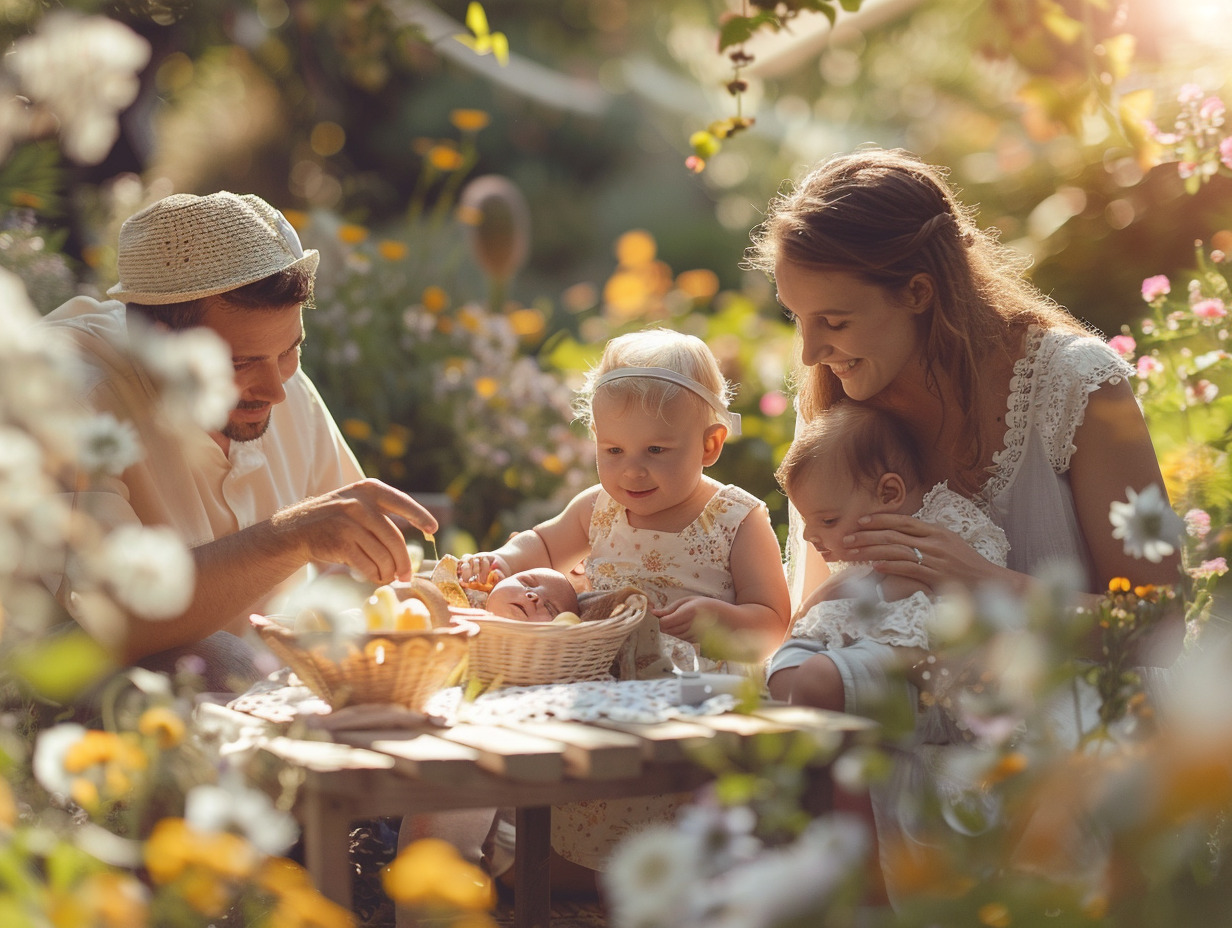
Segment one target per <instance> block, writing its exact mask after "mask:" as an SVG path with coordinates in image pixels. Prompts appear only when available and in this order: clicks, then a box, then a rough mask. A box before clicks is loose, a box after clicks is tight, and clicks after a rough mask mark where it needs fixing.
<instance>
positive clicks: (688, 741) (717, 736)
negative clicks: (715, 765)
mask: <svg viewBox="0 0 1232 928" xmlns="http://www.w3.org/2000/svg"><path fill="white" fill-rule="evenodd" d="M595 725H597V726H600V727H602V728H609V729H611V730H612V731H620V732H624V733H625V734H629V735H633V736H635V737H637V738H640V739H641V741H642V757H644V758H646V759H647V760H652V761H660V762H667V763H672V762H676V761H682V760H687V759H688V754H689V751H690V750H692V749H694V748H698V747H701V746H702V745H708V744H713V745H714V746H717V747H723V748H725V747H727V746H728V745H733V744H735V743H736V741H737V740H738V739H737V738H736V736H734V735H732V734H730V733H727V732H718V731H715V730H714V729H713V728H706V727H705V726H704V725H697V724H695V723H693V722H684V721H677V720H674V719H673V720H670V721H667V722H616V721H613V720H612V719H600V720H599V721H597V722H595Z"/></svg>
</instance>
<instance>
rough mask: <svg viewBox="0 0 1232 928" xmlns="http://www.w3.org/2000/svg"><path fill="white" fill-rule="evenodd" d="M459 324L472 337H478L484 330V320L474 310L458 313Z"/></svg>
mask: <svg viewBox="0 0 1232 928" xmlns="http://www.w3.org/2000/svg"><path fill="white" fill-rule="evenodd" d="M458 324H459V325H460V326H462V328H464V329H466V331H468V332H470V333H471V334H472V335H478V334H479V332H480V330H481V329H482V328H483V320H482V319H480V318H479V314H478V313H476V312H475V311H474V310H473V309H464V310H462V311H461V312H459V313H458Z"/></svg>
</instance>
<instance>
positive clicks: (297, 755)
mask: <svg viewBox="0 0 1232 928" xmlns="http://www.w3.org/2000/svg"><path fill="white" fill-rule="evenodd" d="M262 747H263V748H264V749H265V750H267V751H269V752H270V753H271V754H275V755H277V756H278V757H281V758H282V759H283V760H287V761H290V762H291V763H294V764H299V765H300V766H303V767H307V768H308V769H309V770H316V771H322V772H327V773H328V772H333V771H338V770H389V769H390V768H392V767H393V765H394V759H393V758H392V757H390V756H389V755H388V754H379V753H377V752H376V751H366V750H364V749H363V748H353V747H351V746H350V745H347V744H335V743H334V742H332V741H300V740H298V739H296V738H287V737H284V736H282V735H279V736H277V737H275V738H270V739H269V741H267V742H265V743H264V744H263V745H262Z"/></svg>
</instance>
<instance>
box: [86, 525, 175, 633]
mask: <svg viewBox="0 0 1232 928" xmlns="http://www.w3.org/2000/svg"><path fill="white" fill-rule="evenodd" d="M97 569H98V571H99V576H100V579H102V580H103V581H104V582H105V583H107V584H108V585H109V586H110V588H111V590H112V592H113V593H114V594H115V597H116V601H117V602H118V603H119V604H120V605H121V606H123V607H124V608H126V609H128V610H130V611H131V612H133V613H134V614H136V615H138V616H141V617H142V618H146V619H169V618H173V617H174V616H178V615H180V614H181V613H182V612H183V611H184V610H185V609H187V608H188V605H189V603H191V602H192V595H193V586H194V584H195V581H196V565H195V564H194V562H193V558H192V554H191V553H189V551H188V549H187V548H186V547H185V546H184V542H183V541H181V540H180V537H179V536H178V535H176V533H175V532H174V531H172V530H171V529H169V528H167V527H165V526H154V527H151V528H146V527H145V526H141V525H121V526H120V527H119V528H117V529H116V530H115V531H113V532H112V533H111V534H110V535H108V536H107V538H106V539H105V540H104V542H103V550H102V557H101V559H100V563H99V565H98V568H97Z"/></svg>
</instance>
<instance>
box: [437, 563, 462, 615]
mask: <svg viewBox="0 0 1232 928" xmlns="http://www.w3.org/2000/svg"><path fill="white" fill-rule="evenodd" d="M432 583H433V584H434V585H435V586H436V588H437V589H438V590H440V591H441V592H442V593H444V594H445V601H446V602H447V603H449V605H451V606H461V607H462V608H463V609H467V608H469V607H470V604H471V601H470V600H469V599H467V598H466V590H464V589H462V584H460V583H459V582H458V559H457V558H456V557H454V556H453V555H452V554H446V555H444V556H442V557H441V559H440V560H439V561H437V562H436V566H435V567H434V568H432Z"/></svg>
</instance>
